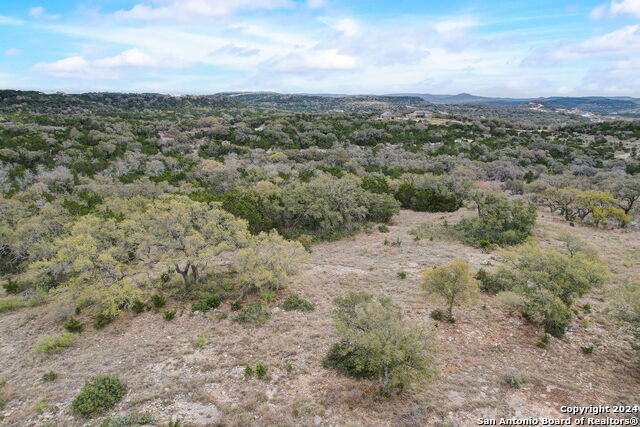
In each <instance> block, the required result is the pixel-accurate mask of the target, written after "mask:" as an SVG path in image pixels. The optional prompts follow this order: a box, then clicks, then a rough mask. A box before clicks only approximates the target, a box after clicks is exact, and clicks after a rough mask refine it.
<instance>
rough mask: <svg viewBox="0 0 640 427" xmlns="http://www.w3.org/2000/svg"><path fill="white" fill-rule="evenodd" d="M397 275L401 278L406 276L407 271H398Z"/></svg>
mask: <svg viewBox="0 0 640 427" xmlns="http://www.w3.org/2000/svg"><path fill="white" fill-rule="evenodd" d="M398 277H399V278H400V279H402V280H404V279H406V278H407V272H406V271H398Z"/></svg>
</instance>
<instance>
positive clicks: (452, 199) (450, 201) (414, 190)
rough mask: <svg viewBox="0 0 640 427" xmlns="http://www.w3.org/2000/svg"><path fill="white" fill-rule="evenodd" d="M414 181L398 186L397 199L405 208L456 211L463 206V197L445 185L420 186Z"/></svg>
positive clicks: (427, 210)
mask: <svg viewBox="0 0 640 427" xmlns="http://www.w3.org/2000/svg"><path fill="white" fill-rule="evenodd" d="M417 185H420V184H414V183H407V182H405V183H403V184H401V185H400V187H398V191H397V192H396V194H395V197H396V199H398V201H399V202H400V204H401V205H402V207H403V208H405V209H411V210H414V211H419V212H455V211H457V210H458V209H460V208H461V207H462V204H463V200H462V198H461V197H460V196H459V195H457V194H455V193H453V192H452V191H450V190H449V189H448V188H446V187H445V186H444V185H440V184H428V185H432V187H431V188H418V187H417Z"/></svg>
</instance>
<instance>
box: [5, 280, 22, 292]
mask: <svg viewBox="0 0 640 427" xmlns="http://www.w3.org/2000/svg"><path fill="white" fill-rule="evenodd" d="M2 287H3V288H4V291H5V292H6V293H7V294H9V295H16V294H18V293H19V292H20V284H19V283H18V282H16V281H14V280H12V279H11V278H9V279H7V281H6V282H5V283H3V284H2Z"/></svg>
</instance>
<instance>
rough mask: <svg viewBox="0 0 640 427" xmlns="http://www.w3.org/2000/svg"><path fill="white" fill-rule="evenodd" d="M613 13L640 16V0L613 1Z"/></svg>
mask: <svg viewBox="0 0 640 427" xmlns="http://www.w3.org/2000/svg"><path fill="white" fill-rule="evenodd" d="M611 13H612V14H613V15H616V16H617V15H624V14H630V15H635V16H638V17H640V0H622V1H621V2H617V1H615V0H613V1H612V2H611Z"/></svg>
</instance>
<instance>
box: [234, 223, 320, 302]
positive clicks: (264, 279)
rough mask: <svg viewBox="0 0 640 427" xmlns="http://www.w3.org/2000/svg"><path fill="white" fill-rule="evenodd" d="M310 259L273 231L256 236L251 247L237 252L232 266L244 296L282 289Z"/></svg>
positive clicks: (299, 245) (297, 246)
mask: <svg viewBox="0 0 640 427" xmlns="http://www.w3.org/2000/svg"><path fill="white" fill-rule="evenodd" d="M308 258H309V255H308V253H307V252H306V251H305V249H304V247H303V246H302V244H300V243H299V242H289V241H286V240H285V239H283V238H282V237H281V236H280V235H279V234H278V233H277V232H276V231H271V232H269V233H260V234H258V235H257V236H253V237H252V238H251V239H250V240H249V245H248V247H246V248H243V249H240V250H239V251H238V253H237V254H236V256H235V259H234V262H233V266H234V268H235V270H236V271H237V272H238V281H239V282H240V283H241V286H242V293H243V294H245V293H246V292H249V291H263V290H280V289H282V288H283V287H285V286H286V285H287V283H288V282H289V280H290V278H291V276H293V275H294V274H296V273H297V272H298V270H299V269H300V264H301V263H303V262H305V261H306V260H307V259H308Z"/></svg>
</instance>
